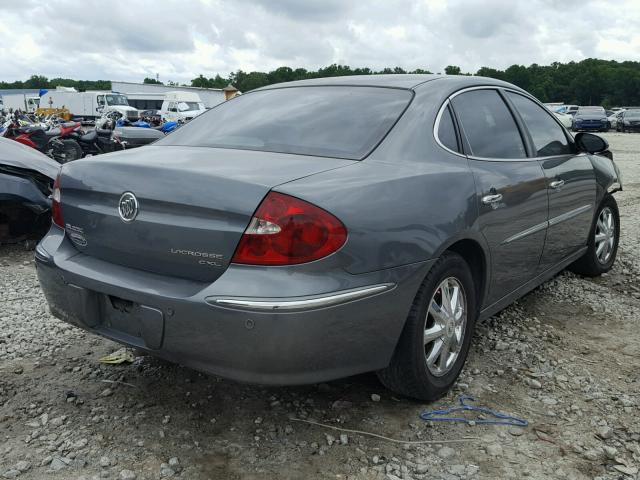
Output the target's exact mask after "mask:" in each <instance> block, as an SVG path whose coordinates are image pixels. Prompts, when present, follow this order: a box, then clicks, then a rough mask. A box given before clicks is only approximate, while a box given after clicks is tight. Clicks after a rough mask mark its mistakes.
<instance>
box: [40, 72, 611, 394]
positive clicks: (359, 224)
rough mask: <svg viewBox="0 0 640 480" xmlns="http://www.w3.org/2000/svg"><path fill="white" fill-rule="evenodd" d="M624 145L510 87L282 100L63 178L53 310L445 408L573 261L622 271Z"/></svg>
mask: <svg viewBox="0 0 640 480" xmlns="http://www.w3.org/2000/svg"><path fill="white" fill-rule="evenodd" d="M607 148H608V145H607V143H606V141H604V140H603V139H601V138H599V137H597V136H595V135H592V134H589V133H580V134H578V135H577V136H576V138H575V140H574V138H573V137H572V136H571V134H569V133H568V132H567V131H566V129H565V128H564V127H562V125H561V124H560V123H559V122H558V121H557V119H556V118H555V117H554V115H553V114H552V113H551V112H549V111H548V110H547V109H546V108H545V107H544V106H543V105H542V104H540V103H539V102H538V101H537V100H535V99H534V98H533V97H531V96H530V95H529V94H527V93H526V92H525V91H523V90H521V89H519V88H517V87H515V86H513V85H511V84H508V83H505V82H501V81H498V80H494V79H489V78H481V77H466V76H440V75H390V76H386V75H381V76H357V77H336V78H325V79H314V80H308V81H301V82H292V83H286V84H280V85H273V86H269V87H265V88H262V89H259V90H255V91H253V92H251V93H248V94H245V95H242V96H239V97H236V98H234V99H233V100H230V101H228V102H225V103H223V104H221V105H219V106H217V107H215V108H213V109H211V110H210V111H208V112H207V113H204V114H203V115H201V116H199V117H197V118H195V119H194V120H193V121H191V122H190V123H188V124H187V125H185V126H184V127H182V128H181V129H179V130H177V131H175V132H174V133H172V134H171V135H168V136H166V137H165V138H163V139H161V140H159V141H157V142H155V143H154V144H153V145H151V146H148V147H145V148H143V149H138V150H131V151H124V152H119V153H114V154H109V155H108V156H98V157H94V158H90V159H87V160H86V161H82V162H74V163H71V164H67V165H64V166H63V168H62V172H61V174H60V176H59V178H58V179H57V181H56V186H55V189H54V195H53V198H54V203H53V225H52V227H51V230H50V231H49V233H48V235H47V236H46V238H44V239H43V240H42V242H41V243H40V244H39V245H38V247H37V249H36V261H37V265H38V275H39V278H40V282H41V285H42V288H43V290H44V292H45V295H46V298H47V301H48V302H49V305H50V308H51V311H52V313H53V314H54V315H56V316H58V317H60V318H62V319H64V320H66V321H67V322H70V323H72V324H74V325H77V326H79V327H82V328H85V329H87V330H89V331H91V332H94V333H97V334H100V335H103V336H105V337H108V338H111V339H114V340H116V341H118V342H121V343H124V344H126V345H131V346H134V347H137V348H139V349H142V350H146V351H147V352H149V353H151V354H153V355H157V356H160V357H164V358H166V359H169V360H172V361H176V362H180V363H183V364H185V365H188V366H191V367H193V368H196V369H200V370H203V371H206V372H210V373H213V374H217V375H221V376H224V377H229V378H233V379H237V380H241V381H247V382H255V383H262V384H303V383H311V382H320V381H326V380H330V379H335V378H338V377H344V376H348V375H353V374H357V373H361V372H367V371H377V372H378V374H379V377H380V378H381V380H382V381H383V383H384V384H385V385H387V386H388V387H389V388H391V389H393V390H395V391H397V392H399V393H401V394H405V395H408V396H411V397H416V398H420V399H426V400H432V399H435V398H437V397H439V396H441V395H442V394H444V393H445V392H446V391H447V389H449V388H450V387H451V386H452V385H453V383H454V381H455V379H456V377H457V376H458V374H459V372H460V370H461V368H462V366H463V363H464V361H465V358H466V356H467V352H468V351H469V345H470V342H471V338H472V334H473V329H474V325H475V323H476V321H477V320H478V318H484V317H488V316H490V315H493V314H495V313H496V312H498V311H500V310H501V309H503V308H505V307H506V306H508V305H509V304H510V303H512V302H513V301H514V300H516V299H518V298H519V297H521V296H522V295H524V294H525V293H527V292H528V291H530V290H531V289H533V288H535V287H536V286H537V285H539V284H540V283H542V282H544V281H545V280H547V279H549V278H551V277H552V276H554V275H555V274H557V273H558V272H559V271H561V270H562V269H564V268H566V267H570V268H571V269H572V270H574V271H576V272H580V273H582V274H584V275H599V274H601V273H603V272H606V271H608V270H609V269H610V268H611V267H612V265H613V262H614V261H615V258H616V251H617V248H618V238H619V233H620V223H619V215H618V208H617V206H616V201H615V200H614V197H613V195H612V194H613V193H614V192H615V191H617V190H619V189H620V188H621V184H620V178H619V174H618V170H617V168H616V166H615V164H614V162H613V161H612V160H611V159H610V158H607V157H605V156H601V155H598V153H599V152H603V153H607V154H609V155H610V153H608V152H607Z"/></svg>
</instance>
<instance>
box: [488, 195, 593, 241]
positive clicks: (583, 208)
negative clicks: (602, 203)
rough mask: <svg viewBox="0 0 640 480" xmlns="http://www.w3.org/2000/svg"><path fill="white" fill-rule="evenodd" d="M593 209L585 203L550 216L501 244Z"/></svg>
mask: <svg viewBox="0 0 640 480" xmlns="http://www.w3.org/2000/svg"><path fill="white" fill-rule="evenodd" d="M592 209H593V205H583V206H581V207H578V208H574V209H573V210H570V211H568V212H565V213H563V214H562V215H558V216H557V217H553V218H550V219H549V220H548V221H546V222H542V223H539V224H537V225H534V226H533V227H529V228H527V229H526V230H522V231H521V232H518V233H516V234H515V235H512V236H510V237H509V238H506V239H505V240H503V241H502V243H501V245H505V244H507V243H511V242H515V241H516V240H520V239H521V238H524V237H527V236H529V235H533V234H534V233H537V232H539V231H540V230H544V229H545V228H547V227H552V226H553V225H557V224H559V223H562V222H564V221H566V220H569V219H571V218H573V217H575V216H576V215H580V214H581V213H584V212H588V211H589V210H592Z"/></svg>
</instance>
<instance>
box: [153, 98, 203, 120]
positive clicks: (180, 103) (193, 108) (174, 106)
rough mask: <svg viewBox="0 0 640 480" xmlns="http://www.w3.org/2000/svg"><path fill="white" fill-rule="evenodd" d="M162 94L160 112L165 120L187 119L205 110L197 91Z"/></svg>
mask: <svg viewBox="0 0 640 480" xmlns="http://www.w3.org/2000/svg"><path fill="white" fill-rule="evenodd" d="M164 95H165V97H164V101H163V102H162V107H161V108H160V114H161V115H162V118H163V120H165V121H173V122H177V121H178V120H183V121H188V120H191V119H193V118H195V117H197V116H198V115H200V114H202V113H204V112H206V110H207V109H206V108H205V107H204V103H202V101H201V100H200V96H199V95H198V94H197V93H194V92H167V93H165V94H164Z"/></svg>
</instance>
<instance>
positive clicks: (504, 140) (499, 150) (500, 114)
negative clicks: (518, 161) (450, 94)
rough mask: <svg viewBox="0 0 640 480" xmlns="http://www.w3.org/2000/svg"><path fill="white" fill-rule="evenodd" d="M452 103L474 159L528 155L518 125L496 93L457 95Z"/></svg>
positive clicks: (475, 92) (477, 91)
mask: <svg viewBox="0 0 640 480" xmlns="http://www.w3.org/2000/svg"><path fill="white" fill-rule="evenodd" d="M452 103H453V108H454V110H455V111H456V115H457V116H458V119H459V121H460V123H461V124H462V129H463V130H464V133H465V136H466V138H467V141H468V142H469V146H470V147H471V153H472V154H473V155H474V156H476V157H484V158H524V157H526V156H527V154H526V151H525V148H524V143H523V142H522V137H521V136H520V132H519V130H518V126H517V125H516V122H515V120H514V119H513V115H511V112H510V111H509V109H508V108H507V105H506V104H505V103H504V101H503V100H502V98H501V97H500V95H499V94H498V92H496V91H495V90H472V91H470V92H465V93H462V94H460V95H458V96H456V97H455V98H453V99H452Z"/></svg>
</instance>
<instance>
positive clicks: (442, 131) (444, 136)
mask: <svg viewBox="0 0 640 480" xmlns="http://www.w3.org/2000/svg"><path fill="white" fill-rule="evenodd" d="M438 139H439V140H440V142H442V144H443V145H444V146H445V147H447V148H448V149H449V150H453V151H454V152H458V151H459V150H460V149H459V148H458V139H457V138H456V130H455V128H454V126H453V117H451V112H450V111H449V107H447V108H445V109H444V111H443V112H442V116H441V117H440V125H438Z"/></svg>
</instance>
